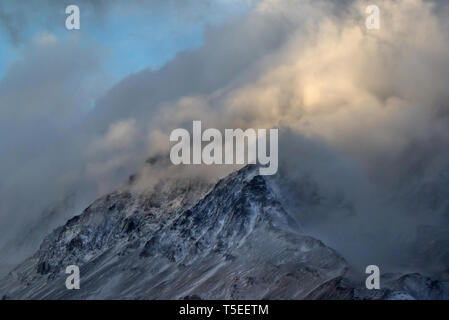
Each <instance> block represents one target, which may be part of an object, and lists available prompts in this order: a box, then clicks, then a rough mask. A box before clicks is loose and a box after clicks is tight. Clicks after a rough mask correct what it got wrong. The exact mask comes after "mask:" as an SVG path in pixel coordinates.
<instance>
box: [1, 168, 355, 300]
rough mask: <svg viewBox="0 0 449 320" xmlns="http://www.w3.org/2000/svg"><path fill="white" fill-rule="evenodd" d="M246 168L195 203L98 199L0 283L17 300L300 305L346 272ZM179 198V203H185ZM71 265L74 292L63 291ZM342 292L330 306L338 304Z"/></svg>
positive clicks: (116, 196) (121, 196) (125, 196)
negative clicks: (77, 284) (77, 285)
mask: <svg viewBox="0 0 449 320" xmlns="http://www.w3.org/2000/svg"><path fill="white" fill-rule="evenodd" d="M257 172H258V170H257V169H256V168H255V167H245V168H243V169H242V170H240V171H238V172H235V173H233V174H231V175H230V176H228V177H227V178H225V179H223V180H221V181H219V182H218V183H217V185H216V186H215V187H214V188H213V189H212V190H211V191H210V192H209V193H208V194H207V195H206V196H205V197H204V198H202V199H201V200H199V201H198V202H197V203H196V204H195V205H191V206H189V205H186V204H185V203H183V199H184V197H185V196H186V193H185V192H186V190H184V192H183V191H182V190H181V191H179V192H178V194H174V195H173V194H170V197H171V198H165V199H163V200H164V201H162V203H160V204H159V205H157V206H153V207H151V206H150V207H149V208H145V206H144V204H145V203H147V204H148V198H146V199H142V198H141V197H136V196H134V195H133V194H131V193H130V192H117V193H113V194H110V195H108V196H105V197H103V198H101V199H99V200H97V201H96V202H95V203H93V204H92V205H91V206H90V207H89V208H87V209H86V210H85V211H84V212H83V214H81V215H80V216H77V217H74V218H72V219H71V220H69V221H68V222H67V223H66V224H65V225H64V226H62V227H60V228H58V229H56V230H55V231H54V232H53V233H51V234H50V235H49V236H48V237H47V238H46V239H45V240H44V242H43V243H42V245H41V247H40V249H39V250H38V252H36V254H35V255H34V256H33V257H31V258H30V259H28V260H26V261H25V262H24V263H22V264H21V265H19V266H18V267H17V268H16V269H14V270H13V271H12V272H11V273H10V274H9V275H8V276H7V277H6V278H5V279H3V280H2V281H1V282H0V294H2V295H4V297H5V298H19V299H74V298H75V299H102V298H113V299H118V298H125V299H180V298H185V297H200V298H206V299H282V298H288V299H301V298H306V297H307V295H308V294H310V293H311V292H315V294H316V290H319V288H321V287H322V286H323V284H325V283H328V282H329V281H332V280H337V281H338V279H340V278H341V277H342V276H343V275H344V273H345V271H346V269H347V264H346V262H345V261H344V259H343V258H342V257H340V256H339V255H338V254H337V253H336V252H335V251H334V250H332V249H330V248H328V247H326V246H325V245H324V244H323V243H321V242H320V241H318V240H316V239H313V238H311V237H307V236H302V235H300V234H298V233H297V231H296V230H297V229H298V227H297V226H296V223H295V221H294V220H293V219H292V218H291V217H290V216H289V215H288V214H287V212H285V210H284V209H283V208H282V206H281V204H280V203H279V202H278V201H277V199H276V196H275V194H274V193H273V192H272V190H271V189H270V188H269V186H268V183H267V181H266V178H265V177H262V176H259V175H258V174H257ZM187 197H188V196H187ZM71 264H76V265H78V266H80V270H81V289H80V290H67V289H66V288H65V279H66V277H67V275H66V274H65V273H64V270H65V267H66V266H68V265H71ZM347 294H348V293H347V292H346V291H345V290H343V291H341V292H338V293H335V295H334V296H333V298H345V297H347Z"/></svg>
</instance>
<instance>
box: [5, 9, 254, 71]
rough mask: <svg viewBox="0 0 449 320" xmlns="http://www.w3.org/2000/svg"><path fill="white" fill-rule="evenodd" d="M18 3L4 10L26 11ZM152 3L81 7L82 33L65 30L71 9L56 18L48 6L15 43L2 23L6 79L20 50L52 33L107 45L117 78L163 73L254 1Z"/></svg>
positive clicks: (108, 61)
mask: <svg viewBox="0 0 449 320" xmlns="http://www.w3.org/2000/svg"><path fill="white" fill-rule="evenodd" d="M15 3H17V2H7V3H6V5H4V7H3V9H4V10H7V11H8V10H9V12H21V11H20V10H22V9H21V7H20V4H18V5H17V6H19V7H15ZM149 3H151V5H146V6H142V7H139V5H137V4H129V3H128V4H126V3H125V2H121V3H120V2H116V3H115V5H111V6H110V7H108V8H104V9H98V10H91V8H87V9H85V8H86V7H83V5H81V4H80V5H79V7H80V11H81V30H73V31H68V30H66V29H65V25H64V21H65V18H66V16H67V15H66V14H65V13H64V10H65V5H61V6H60V8H59V7H58V8H56V9H55V8H52V9H51V10H53V11H55V12H56V14H52V13H49V12H48V11H50V10H45V8H42V9H41V10H36V11H35V12H34V13H32V14H31V13H29V12H28V13H23V12H21V13H22V15H21V16H20V18H21V19H23V17H26V19H27V21H26V22H24V23H23V27H22V28H20V30H19V32H20V41H18V42H17V41H12V39H11V37H10V36H8V33H7V30H6V29H7V28H6V26H5V25H2V24H3V22H1V21H0V77H2V76H3V75H4V73H5V70H6V69H7V67H8V65H10V64H11V63H13V62H14V61H15V60H16V59H18V58H20V54H19V52H20V48H22V47H24V46H26V44H27V43H29V42H30V41H31V40H32V39H33V38H34V37H36V36H37V35H39V34H42V33H50V34H52V35H54V36H56V37H57V38H58V39H64V38H66V37H69V36H74V35H75V36H77V37H78V38H79V39H80V40H81V42H85V43H94V44H96V45H99V46H101V47H104V48H105V49H106V52H107V55H106V57H105V61H104V65H105V68H106V71H107V72H108V73H110V75H112V77H113V78H114V79H116V80H119V79H121V78H123V77H124V76H126V75H128V74H130V73H133V72H137V71H140V70H142V69H144V68H146V67H150V68H152V69H157V68H160V67H161V66H163V65H164V64H165V63H166V62H167V61H168V60H170V59H171V58H173V57H174V56H175V55H176V53H177V52H179V51H183V50H189V49H193V48H196V47H198V46H200V45H201V44H202V37H203V32H204V29H205V27H206V26H208V25H219V24H222V23H224V22H226V21H227V20H229V19H234V18H236V17H238V16H239V15H242V14H244V13H245V12H246V11H247V10H248V9H249V8H250V7H251V3H252V1H246V2H245V1H233V0H227V1H226V0H217V1H215V2H202V1H194V2H190V3H189V4H185V5H183V6H181V7H180V6H179V5H178V4H179V3H180V2H176V1H175V2H172V1H162V2H159V1H149ZM73 4H76V1H75V2H73ZM52 5H53V6H54V4H52ZM5 8H6V9H5ZM0 13H1V12H0ZM0 17H1V15H0ZM52 20H54V21H52ZM58 20H59V21H58Z"/></svg>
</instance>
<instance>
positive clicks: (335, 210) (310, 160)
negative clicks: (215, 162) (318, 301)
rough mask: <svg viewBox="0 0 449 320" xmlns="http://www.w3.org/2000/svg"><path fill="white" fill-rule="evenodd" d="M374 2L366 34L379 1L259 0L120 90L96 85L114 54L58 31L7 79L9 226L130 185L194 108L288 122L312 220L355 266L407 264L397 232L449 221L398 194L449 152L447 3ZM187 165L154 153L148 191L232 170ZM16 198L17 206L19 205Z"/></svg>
mask: <svg viewBox="0 0 449 320" xmlns="http://www.w3.org/2000/svg"><path fill="white" fill-rule="evenodd" d="M375 3H376V4H377V5H379V7H380V9H381V19H382V20H381V29H380V30H376V31H368V30H366V29H365V27H364V25H365V24H364V19H365V17H366V15H365V13H364V9H365V7H366V5H367V4H368V2H367V1H326V0H313V1H311V0H297V1H294V0H285V1H275V0H265V1H260V2H259V3H258V4H257V5H256V6H255V7H254V10H253V11H251V12H250V13H248V14H247V15H244V16H241V17H239V18H236V19H233V20H232V21H230V22H228V23H225V24H224V25H222V26H219V27H217V26H216V27H209V28H207V30H206V31H205V34H204V44H203V45H202V46H201V47H200V48H198V49H195V50H191V51H187V52H182V53H179V54H177V55H176V57H175V58H174V59H173V60H171V61H170V62H169V63H167V64H166V65H165V66H164V67H162V68H161V69H159V70H150V69H145V70H143V71H141V72H139V73H136V74H133V75H130V76H128V77H126V78H125V79H123V80H122V81H120V82H119V83H117V84H116V85H115V86H114V87H113V88H111V89H110V90H109V91H108V92H107V93H104V90H103V87H102V86H100V87H97V84H98V83H104V82H103V81H101V80H100V81H98V75H101V71H99V70H98V68H99V67H100V66H101V63H100V61H99V60H101V55H100V54H96V53H95V51H92V50H84V49H83V48H82V46H78V45H77V44H76V43H75V42H74V43H65V44H64V45H62V44H61V43H60V42H59V41H58V40H56V42H54V39H53V38H52V37H51V36H48V34H47V35H45V34H44V35H43V36H41V38H40V40H39V41H37V43H34V44H33V47H30V49H29V50H28V51H27V52H28V53H24V59H23V61H19V62H18V63H17V64H16V65H14V66H13V67H11V68H10V70H9V71H8V73H7V74H6V75H5V77H4V78H3V79H2V80H1V82H0V93H3V94H0V113H1V114H2V120H0V122H2V123H3V124H4V125H5V127H3V129H0V130H3V132H2V133H7V131H8V130H11V132H16V133H15V134H14V135H13V138H9V139H2V140H1V141H0V144H2V148H1V150H4V152H5V154H6V152H7V151H8V150H9V152H11V151H12V152H13V153H14V156H10V157H9V158H8V157H7V160H6V162H2V167H1V168H0V170H1V172H2V175H4V177H5V179H4V180H3V181H2V184H1V185H0V186H1V190H0V195H1V196H2V197H3V199H2V200H4V201H6V199H9V200H8V201H6V202H3V201H0V203H1V204H2V207H1V214H2V216H1V219H2V224H1V225H8V224H16V225H17V226H19V225H20V223H19V221H20V220H23V221H27V222H28V221H31V220H32V219H30V220H28V218H26V219H25V218H24V217H27V214H28V212H29V210H28V208H27V207H28V206H30V205H31V204H32V206H33V208H34V210H33V212H34V214H35V215H36V216H37V217H39V212H41V211H42V210H41V209H43V208H46V207H48V206H50V205H51V204H52V203H54V202H55V201H56V200H57V199H64V198H65V197H66V195H67V194H71V193H76V194H78V195H79V198H80V200H77V201H75V202H76V203H77V204H78V205H79V206H82V205H83V204H86V203H87V202H88V201H89V200H92V199H91V198H92V197H95V196H96V195H99V194H101V193H105V192H108V191H110V190H112V189H114V188H116V187H117V186H118V185H120V182H121V181H125V180H126V178H127V176H128V175H129V174H131V173H135V172H136V171H138V169H139V168H141V167H142V163H143V162H144V160H145V159H146V158H148V157H150V156H153V157H154V156H158V155H161V154H164V153H166V152H167V151H168V150H169V148H170V145H169V140H168V135H169V133H170V132H171V130H172V129H174V128H178V127H187V128H190V126H191V121H192V120H202V121H203V125H204V127H216V128H220V129H224V128H237V127H241V128H248V127H256V128H260V127H264V128H270V127H273V126H275V127H280V128H281V129H282V134H281V137H280V139H281V142H280V144H281V148H280V156H281V163H280V171H281V173H280V174H281V177H282V178H283V179H282V180H281V182H282V183H281V187H282V188H283V190H284V191H285V194H286V196H285V199H284V200H286V202H287V205H289V204H290V210H293V213H294V214H295V216H296V217H297V218H298V220H299V221H300V223H302V224H303V225H304V227H305V230H309V232H311V233H313V234H316V235H319V236H320V238H322V239H325V240H326V242H328V243H329V244H331V245H334V246H335V247H336V248H337V249H338V250H340V251H341V252H344V253H345V255H347V256H348V257H349V259H350V260H351V262H354V263H356V264H360V265H363V264H364V263H366V262H367V261H368V260H370V259H376V260H378V261H381V262H382V263H386V264H388V265H389V266H397V265H398V261H397V260H395V259H394V258H392V257H391V256H392V254H391V252H393V256H394V255H395V254H396V253H397V252H399V251H401V249H403V247H402V246H399V245H398V242H397V241H396V240H397V237H399V236H401V235H403V234H406V235H410V234H412V233H413V232H414V230H415V229H414V228H415V227H416V226H417V225H419V224H424V223H429V224H432V223H436V221H437V220H438V219H437V217H435V216H431V215H426V216H425V218H423V217H422V216H419V215H418V213H417V212H409V211H408V210H406V209H405V208H404V203H403V202H406V201H407V199H402V198H400V195H401V194H402V193H403V191H404V190H405V189H407V188H406V187H407V186H409V185H411V184H413V185H419V184H420V183H421V182H422V181H423V180H425V179H433V178H434V177H436V176H437V175H438V173H439V172H441V170H442V169H443V168H444V166H446V165H447V161H446V160H447V151H446V150H447V147H448V135H447V132H448V131H447V129H448V123H447V120H448V119H447V114H448V105H447V101H449V100H448V98H449V97H448V92H449V91H448V90H447V83H448V80H449V66H448V64H447V61H448V58H449V39H448V36H447V35H448V34H449V33H448V32H447V31H448V23H447V22H446V21H447V19H446V18H445V16H444V13H445V12H447V5H446V4H444V3H443V2H442V1H439V2H433V1H423V0H408V1H406V0H397V1H386V0H385V1H384V0H379V1H375ZM369 4H373V3H372V1H370V2H369ZM99 52H102V51H101V50H100V49H99ZM56 53H57V54H56ZM81 57H82V58H81ZM100 69H101V68H100ZM42 70H45V72H42ZM100 79H101V76H100ZM105 82H107V81H105ZM93 99H95V107H94V108H93V109H92V110H90V109H89V110H90V111H89V112H87V111H86V110H85V109H83V108H84V107H83V106H89V105H90V104H89V102H90V101H92V100H93ZM11 106H14V108H12V107H11ZM79 108H81V109H83V110H84V111H83V112H80V110H79ZM18 123H19V124H20V126H19V127H17V124H18ZM5 128H7V129H5ZM15 128H20V130H18V129H15ZM47 128H48V130H46V129H47ZM55 129H58V130H60V131H55ZM30 132H33V135H30ZM55 132H57V133H58V134H57V135H56V136H55ZM21 136H23V138H21ZM30 137H32V138H30ZM21 139H22V140H23V141H21ZM8 148H9V149H8ZM30 150H34V151H30ZM417 168H420V169H419V170H418V169H417ZM18 169H20V171H19V170H18ZM179 170H180V169H179V168H177V169H172V167H170V166H168V167H167V168H166V169H165V170H164V169H163V168H159V167H158V168H157V170H155V168H152V167H151V165H146V166H144V167H143V168H141V171H140V172H139V179H138V181H137V182H136V185H137V186H138V187H139V188H138V190H140V191H141V190H145V189H151V188H152V186H154V181H156V180H158V179H159V180H160V179H164V178H167V177H170V176H171V175H173V176H174V177H176V178H179V177H182V176H184V175H185V176H187V177H191V176H197V175H198V176H201V175H203V174H205V172H206V171H207V177H208V178H207V181H208V182H210V181H213V180H214V179H217V178H218V177H220V176H222V175H223V174H225V172H224V171H223V170H222V169H220V168H218V169H217V168H215V170H214V169H213V168H210V167H208V168H205V169H204V168H203V169H202V168H196V169H195V170H191V171H190V173H189V174H187V173H183V172H180V171H179ZM154 179H156V180H154ZM27 184H29V186H27ZM42 185H45V188H41V187H40V186H42ZM287 195H288V196H287ZM11 204H12V206H11ZM292 204H294V205H292ZM295 207H296V208H297V209H296V210H295V209H294V208H295ZM298 208H299V209H298ZM12 211H14V212H19V214H18V215H17V216H16V217H15V218H10V216H9V213H10V212H12ZM69 214H70V213H66V214H65V215H64V214H61V215H60V217H59V218H54V219H53V220H52V221H53V222H52V225H55V224H56V223H57V221H61V220H62V219H63V218H64V217H66V216H68V215H69ZM417 216H419V217H417ZM7 217H8V218H7ZM58 219H59V220H58ZM3 222H4V223H3ZM24 223H25V222H24ZM19 229H20V228H19V227H17V228H10V230H11V234H13V233H16V232H17V230H19ZM395 246H396V247H395ZM397 256H399V255H397Z"/></svg>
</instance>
